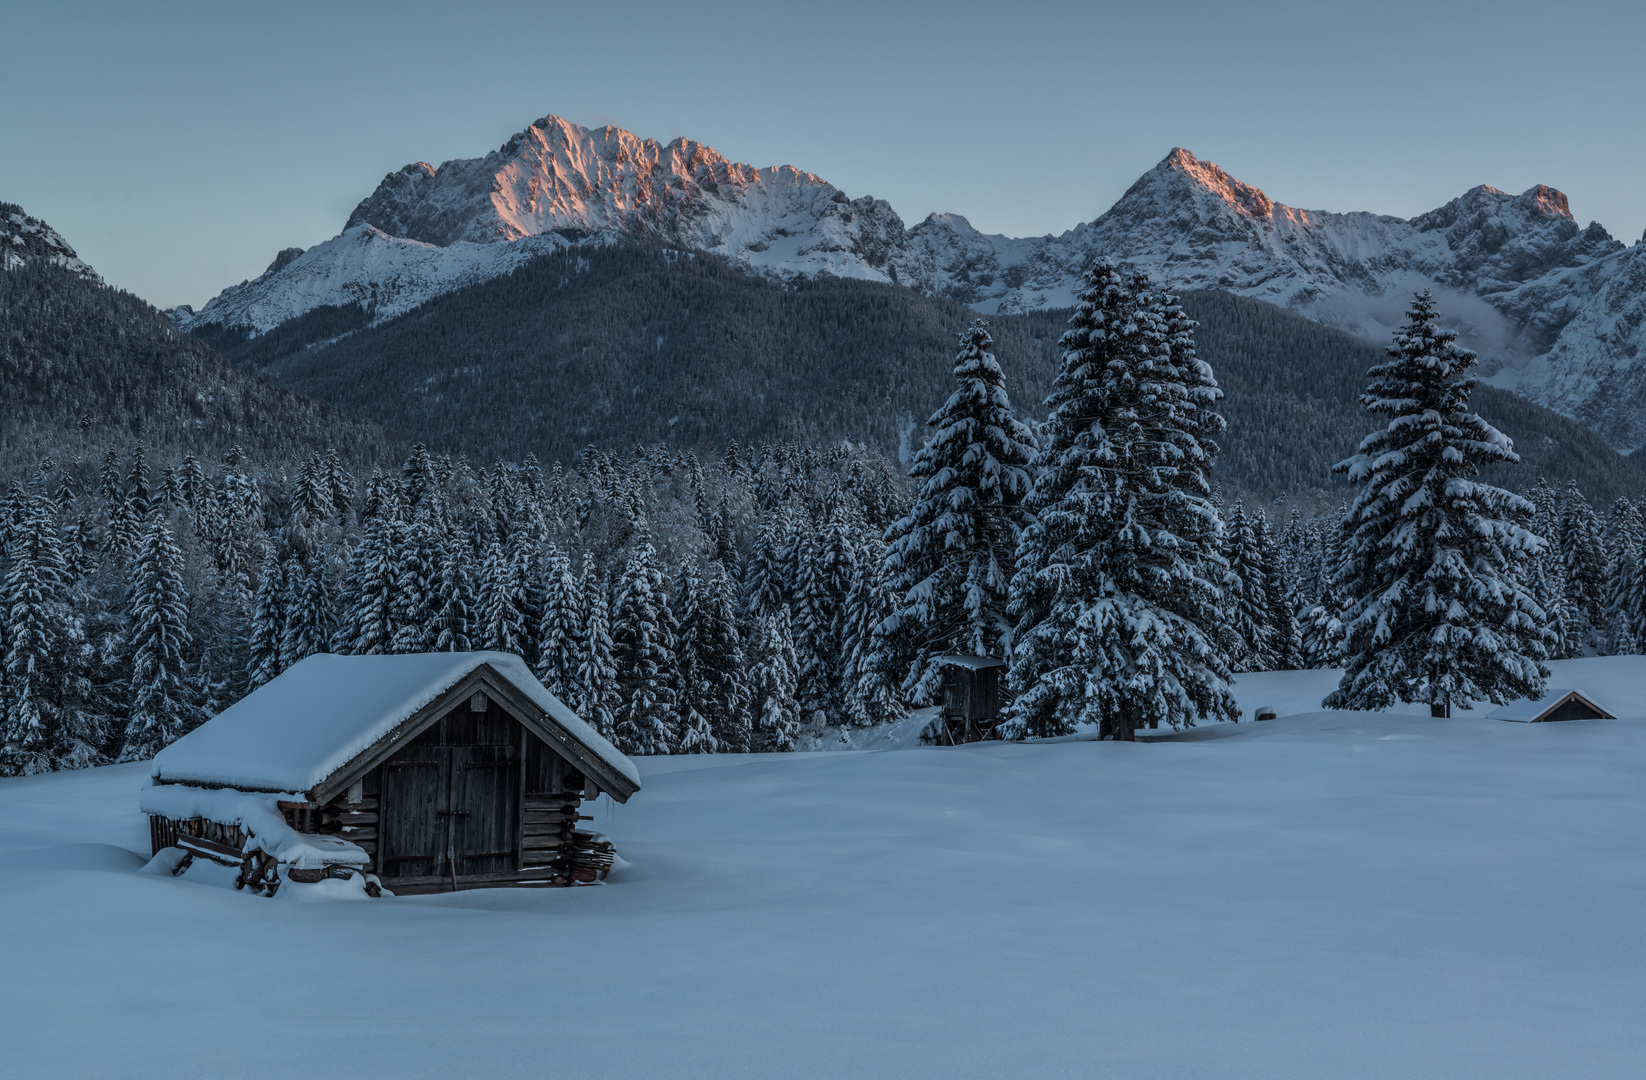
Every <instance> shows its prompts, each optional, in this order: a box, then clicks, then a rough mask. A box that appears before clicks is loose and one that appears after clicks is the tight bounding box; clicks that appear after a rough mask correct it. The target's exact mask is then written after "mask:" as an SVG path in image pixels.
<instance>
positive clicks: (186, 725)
mask: <svg viewBox="0 0 1646 1080" xmlns="http://www.w3.org/2000/svg"><path fill="white" fill-rule="evenodd" d="M130 618H131V646H132V659H131V719H130V721H129V722H128V723H127V726H126V735H125V744H124V746H123V747H122V749H121V751H120V760H121V761H142V760H144V759H146V758H151V757H153V756H154V755H155V754H156V753H158V752H159V751H160V750H161V749H162V748H164V747H166V746H168V745H170V744H171V743H173V742H175V741H176V740H177V739H178V738H179V737H180V736H182V735H183V734H185V733H186V732H187V731H188V730H189V729H190V728H191V727H193V726H194V724H195V722H196V721H197V720H198V719H199V715H198V712H197V710H196V708H195V704H194V701H193V694H192V691H191V688H190V686H189V681H188V678H187V675H186V673H185V671H184V669H183V657H184V655H185V653H186V652H187V651H188V649H189V645H190V638H189V629H188V596H187V594H186V593H185V592H184V589H183V553H182V552H181V551H180V550H179V549H178V547H177V543H176V541H175V540H174V539H173V538H172V533H171V529H170V528H168V527H167V525H166V522H165V520H164V519H163V518H161V517H158V516H156V517H155V518H154V519H153V520H152V521H151V522H150V523H149V527H148V529H147V531H145V532H144V534H143V540H142V543H141V544H139V546H138V549H137V554H136V556H135V557H134V558H133V559H132V567H131V588H130Z"/></svg>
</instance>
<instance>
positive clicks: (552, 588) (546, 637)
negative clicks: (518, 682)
mask: <svg viewBox="0 0 1646 1080" xmlns="http://www.w3.org/2000/svg"><path fill="white" fill-rule="evenodd" d="M545 576H546V578H547V580H546V581H545V583H544V587H543V617H542V619H541V621H540V622H539V623H538V627H537V678H538V681H540V682H541V683H542V684H543V685H544V686H546V687H547V688H548V690H549V693H551V694H553V695H554V696H555V697H557V698H559V699H560V700H562V701H570V700H572V698H573V696H574V695H573V694H572V688H573V687H574V686H575V685H576V682H577V667H578V663H579V661H580V660H581V653H582V646H581V641H580V639H581V637H582V634H583V590H582V587H581V585H580V584H579V582H578V580H577V575H576V574H574V573H573V572H572V563H571V559H570V558H568V557H567V556H566V554H565V552H563V551H561V550H560V549H559V548H555V549H553V550H551V551H550V552H549V558H548V561H547V563H546V569H545Z"/></svg>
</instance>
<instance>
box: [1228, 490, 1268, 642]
mask: <svg viewBox="0 0 1646 1080" xmlns="http://www.w3.org/2000/svg"><path fill="white" fill-rule="evenodd" d="M1223 558H1224V559H1225V560H1226V561H1227V562H1228V564H1229V568H1228V571H1227V572H1226V573H1225V574H1224V577H1223V583H1224V584H1223V604H1222V606H1221V608H1220V609H1219V610H1220V612H1221V614H1222V616H1223V620H1222V624H1223V632H1224V634H1225V635H1226V640H1225V642H1224V651H1225V652H1226V653H1227V654H1228V657H1229V668H1230V670H1232V671H1267V670H1269V669H1270V668H1271V667H1273V666H1274V665H1273V664H1272V663H1271V659H1272V650H1271V643H1272V641H1273V638H1274V629H1273V627H1272V626H1271V625H1270V623H1269V583H1268V579H1267V578H1266V577H1265V576H1264V574H1263V555H1262V552H1261V551H1260V550H1259V547H1258V541H1257V535H1256V533H1255V531H1254V530H1253V528H1252V519H1251V518H1250V517H1248V516H1247V515H1246V506H1245V504H1244V503H1243V502H1241V501H1239V500H1236V502H1235V504H1234V509H1232V510H1231V511H1229V515H1228V518H1227V519H1226V521H1225V522H1224V533H1223Z"/></svg>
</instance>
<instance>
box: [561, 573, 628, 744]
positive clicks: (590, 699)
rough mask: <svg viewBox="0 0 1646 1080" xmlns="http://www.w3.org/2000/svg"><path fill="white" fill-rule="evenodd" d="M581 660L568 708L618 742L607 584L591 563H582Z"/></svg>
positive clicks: (618, 701) (617, 697)
mask: <svg viewBox="0 0 1646 1080" xmlns="http://www.w3.org/2000/svg"><path fill="white" fill-rule="evenodd" d="M582 584H583V604H584V611H585V612H586V621H585V622H584V624H583V656H582V658H581V660H580V661H579V663H578V666H577V687H576V693H575V694H574V695H573V698H572V701H571V702H569V704H570V705H571V706H572V708H573V709H574V710H576V712H577V715H579V716H581V717H582V718H583V719H584V720H586V721H587V722H588V723H590V724H592V725H593V726H594V729H595V730H596V731H598V732H600V734H601V735H604V736H605V737H606V738H607V739H610V740H612V741H614V742H615V741H616V739H617V714H618V711H619V709H621V708H622V704H623V702H622V697H621V696H620V695H619V693H618V686H617V667H616V665H615V664H614V663H613V661H612V635H611V609H610V605H609V604H608V603H607V602H606V596H607V594H608V592H609V591H610V590H609V589H608V588H607V586H606V582H604V581H600V580H598V579H597V578H596V577H595V576H594V565H593V561H592V560H591V559H590V558H589V557H588V556H584V560H583V582H582Z"/></svg>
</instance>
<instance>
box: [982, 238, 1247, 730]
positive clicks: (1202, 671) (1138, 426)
mask: <svg viewBox="0 0 1646 1080" xmlns="http://www.w3.org/2000/svg"><path fill="white" fill-rule="evenodd" d="M1077 299H1078V305H1077V307H1076V309H1075V313H1074V315H1073V316H1072V317H1071V318H1070V320H1069V324H1070V325H1069V330H1068V331H1067V332H1066V333H1065V334H1064V335H1063V339H1062V345H1063V348H1064V354H1063V364H1062V368H1061V370H1060V371H1059V372H1058V375H1057V378H1056V380H1055V381H1054V383H1053V389H1052V393H1051V395H1050V396H1049V397H1048V399H1047V406H1048V407H1049V410H1050V416H1049V417H1048V419H1047V422H1046V425H1045V428H1044V433H1043V436H1042V441H1041V447H1040V451H1039V453H1038V454H1037V455H1036V458H1035V476H1034V487H1033V489H1032V490H1031V491H1030V493H1029V497H1028V498H1027V499H1026V500H1025V504H1024V505H1025V507H1026V509H1027V510H1029V512H1030V513H1032V514H1033V515H1034V520H1033V522H1032V523H1031V524H1030V525H1029V526H1028V527H1027V528H1026V529H1025V530H1024V531H1023V535H1022V538H1021V540H1020V542H1019V545H1018V552H1017V569H1016V574H1015V576H1014V577H1013V579H1012V593H1011V609H1010V610H1011V613H1012V614H1013V616H1014V617H1015V618H1016V619H1017V627H1016V636H1015V639H1014V641H1013V645H1012V653H1013V658H1012V667H1011V672H1010V680H1009V681H1010V687H1011V689H1012V691H1013V693H1014V694H1015V699H1014V700H1013V702H1012V704H1011V706H1010V709H1009V712H1008V727H1007V731H1008V732H1009V733H1012V734H1028V735H1061V734H1066V733H1068V732H1071V731H1074V730H1075V729H1076V728H1077V727H1078V726H1079V725H1082V724H1094V725H1096V726H1097V728H1098V731H1099V734H1100V735H1102V736H1111V737H1115V738H1120V739H1131V738H1132V737H1133V733H1134V732H1135V731H1136V730H1137V729H1138V728H1139V727H1142V726H1144V725H1149V726H1156V725H1158V724H1160V723H1167V724H1170V725H1172V726H1174V727H1175V726H1178V725H1181V724H1193V723H1194V722H1195V720H1196V719H1197V718H1208V719H1214V720H1221V719H1234V718H1235V717H1236V716H1237V715H1238V713H1237V706H1236V705H1235V702H1234V698H1233V696H1232V695H1231V694H1230V692H1229V687H1228V679H1229V667H1228V661H1227V660H1226V659H1225V657H1224V654H1223V651H1222V648H1221V646H1220V644H1219V642H1218V640H1217V629H1216V628H1217V626H1218V619H1217V605H1218V604H1219V602H1220V600H1221V593H1220V591H1219V589H1218V582H1219V581H1220V580H1221V579H1222V574H1223V571H1224V562H1223V559H1222V557H1221V555H1220V554H1219V553H1218V550H1217V514H1216V511H1215V509H1214V508H1213V506H1212V504H1211V501H1210V494H1211V489H1210V484H1209V483H1208V480H1207V474H1208V472H1209V471H1210V469H1211V466H1212V461H1213V459H1214V457H1215V456H1216V454H1217V444H1216V443H1215V442H1214V441H1213V440H1214V437H1215V436H1216V435H1217V434H1218V433H1219V432H1221V431H1222V428H1223V420H1222V418H1221V417H1220V416H1218V415H1217V413H1216V412H1215V411H1213V410H1214V409H1215V407H1216V404H1217V401H1218V399H1219V397H1220V396H1221V395H1220V392H1219V391H1218V389H1217V384H1216V381H1215V380H1214V379H1213V377H1212V372H1211V368H1210V367H1208V366H1207V365H1206V364H1205V363H1204V362H1203V361H1201V360H1200V359H1199V358H1198V357H1197V356H1196V355H1195V352H1194V335H1193V327H1194V324H1193V323H1192V322H1191V321H1190V320H1189V319H1188V318H1187V317H1185V316H1184V315H1183V313H1182V310H1181V308H1179V307H1178V306H1177V305H1176V304H1175V302H1172V301H1170V300H1166V299H1162V298H1159V297H1156V296H1154V295H1152V294H1151V290H1150V289H1149V287H1148V283H1147V279H1146V278H1144V277H1142V276H1141V275H1133V276H1132V277H1130V278H1128V277H1125V276H1123V275H1122V274H1121V272H1120V271H1119V270H1118V269H1117V268H1116V267H1115V265H1114V264H1113V263H1112V262H1109V261H1108V260H1101V261H1099V262H1098V263H1097V264H1096V265H1095V266H1093V267H1092V269H1091V272H1090V273H1089V274H1088V275H1087V277H1086V280H1085V282H1084V283H1083V284H1082V286H1081V289H1080V291H1079V294H1078V298H1077Z"/></svg>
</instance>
